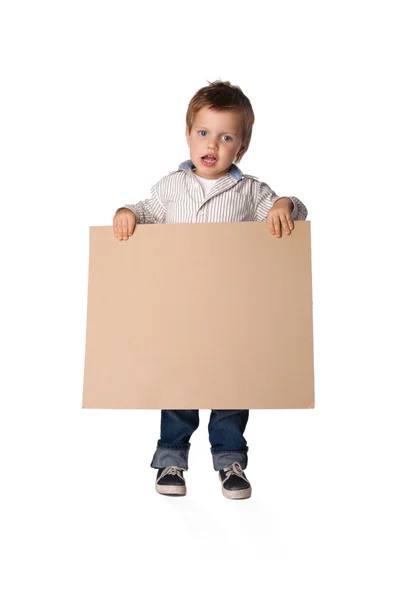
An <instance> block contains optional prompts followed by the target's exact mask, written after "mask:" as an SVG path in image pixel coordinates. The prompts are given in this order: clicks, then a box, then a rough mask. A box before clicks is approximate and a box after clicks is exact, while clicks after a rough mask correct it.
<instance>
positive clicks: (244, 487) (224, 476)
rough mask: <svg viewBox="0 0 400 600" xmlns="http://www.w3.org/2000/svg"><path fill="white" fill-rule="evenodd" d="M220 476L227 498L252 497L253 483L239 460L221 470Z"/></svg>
mask: <svg viewBox="0 0 400 600" xmlns="http://www.w3.org/2000/svg"><path fill="white" fill-rule="evenodd" d="M219 478H220V480H221V483H222V493H223V495H224V496H225V498H231V499H232V500H242V499H243V498H250V496H251V485H250V482H249V480H248V479H247V477H246V475H245V474H244V471H243V469H242V467H241V466H240V464H239V463H238V462H234V463H232V464H231V465H229V467H227V468H226V469H222V470H221V471H219Z"/></svg>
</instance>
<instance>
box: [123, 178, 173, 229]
mask: <svg viewBox="0 0 400 600" xmlns="http://www.w3.org/2000/svg"><path fill="white" fill-rule="evenodd" d="M123 208H129V210H131V211H132V212H133V213H134V214H135V215H136V218H137V221H136V222H137V223H140V224H146V225H155V224H159V223H164V221H165V216H166V214H167V209H166V206H165V205H164V204H163V202H162V201H161V199H160V197H159V195H158V193H157V190H156V186H153V187H152V188H151V198H148V199H146V200H142V201H141V202H137V204H125V206H121V207H120V208H118V209H117V210H116V212H115V214H117V212H118V211H119V210H122V209H123Z"/></svg>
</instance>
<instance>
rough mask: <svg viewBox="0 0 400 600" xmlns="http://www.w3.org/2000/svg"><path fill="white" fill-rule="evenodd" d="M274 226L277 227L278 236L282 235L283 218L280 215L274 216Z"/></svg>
mask: <svg viewBox="0 0 400 600" xmlns="http://www.w3.org/2000/svg"><path fill="white" fill-rule="evenodd" d="M274 228H275V233H276V237H281V220H280V218H279V217H278V215H277V216H276V217H274Z"/></svg>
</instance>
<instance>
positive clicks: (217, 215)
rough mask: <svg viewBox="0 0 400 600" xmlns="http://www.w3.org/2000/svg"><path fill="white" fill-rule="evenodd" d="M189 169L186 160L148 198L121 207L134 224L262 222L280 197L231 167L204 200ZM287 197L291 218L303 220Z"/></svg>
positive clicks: (190, 165)
mask: <svg viewBox="0 0 400 600" xmlns="http://www.w3.org/2000/svg"><path fill="white" fill-rule="evenodd" d="M193 169H194V165H193V163H192V162H191V161H190V160H188V161H185V162H183V163H181V164H180V165H179V169H178V170H177V171H173V172H172V173H170V174H169V175H167V176H166V177H163V178H162V179H161V180H160V181H159V182H158V183H156V184H155V185H154V186H153V187H152V188H151V198H149V199H147V200H143V201H142V202H138V203H137V204H126V205H125V206H122V207H121V208H129V209H130V210H131V211H132V212H134V213H135V215H136V217H137V223H147V224H150V223H154V224H155V223H210V222H215V223H220V222H233V221H264V220H265V219H266V218H267V214H268V211H269V209H270V208H271V207H272V206H273V205H274V202H275V201H276V200H278V198H280V197H281V196H277V195H276V194H275V192H273V191H272V190H271V188H270V187H269V186H268V185H267V184H266V183H263V182H262V181H259V180H258V179H257V177H253V176H251V175H243V173H242V171H241V170H240V169H239V168H238V167H237V165H234V164H233V165H232V166H231V168H230V170H229V173H226V175H224V176H223V177H222V178H221V179H220V180H218V181H217V183H216V184H215V186H214V187H213V188H212V189H211V190H210V191H209V193H208V194H207V196H205V197H204V192H203V189H202V187H201V185H200V183H199V181H198V180H197V179H196V177H195V176H194V173H193ZM289 197H290V198H291V200H292V202H293V210H292V219H293V220H303V221H304V220H305V219H306V218H307V214H308V211H307V208H306V207H305V206H304V204H303V203H302V202H300V200H298V199H297V198H295V197H293V196H289ZM121 208H119V209H118V210H121ZM118 210H117V212H118Z"/></svg>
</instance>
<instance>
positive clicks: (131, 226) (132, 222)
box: [128, 217, 135, 237]
mask: <svg viewBox="0 0 400 600" xmlns="http://www.w3.org/2000/svg"><path fill="white" fill-rule="evenodd" d="M134 229H135V217H133V218H132V219H129V224H128V235H129V237H130V236H131V235H132V234H133V230H134Z"/></svg>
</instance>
